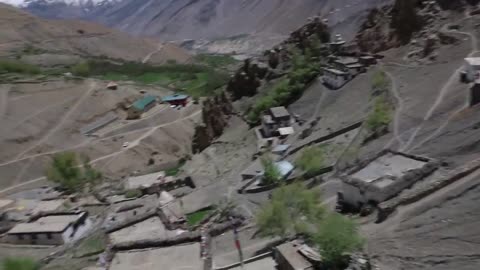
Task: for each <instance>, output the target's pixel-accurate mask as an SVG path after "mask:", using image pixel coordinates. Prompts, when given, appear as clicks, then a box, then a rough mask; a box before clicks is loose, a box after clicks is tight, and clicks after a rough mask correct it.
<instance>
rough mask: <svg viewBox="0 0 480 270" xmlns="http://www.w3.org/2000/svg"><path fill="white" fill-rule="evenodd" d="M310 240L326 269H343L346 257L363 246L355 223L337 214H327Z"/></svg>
mask: <svg viewBox="0 0 480 270" xmlns="http://www.w3.org/2000/svg"><path fill="white" fill-rule="evenodd" d="M312 240H313V242H314V244H315V245H317V246H318V248H319V249H320V251H321V254H322V258H323V259H324V262H325V263H326V264H327V265H328V266H329V268H328V269H343V268H342V265H343V264H344V263H346V260H345V258H346V255H348V253H351V252H354V251H357V250H359V249H361V248H362V246H363V244H364V239H363V238H362V237H361V236H360V234H359V232H358V228H357V225H356V224H355V222H354V221H353V220H351V219H349V218H347V217H344V216H342V215H340V214H337V213H332V214H329V215H328V216H326V217H325V218H324V219H323V220H322V221H321V222H320V223H319V224H318V230H317V232H316V233H315V234H314V235H313V237H312Z"/></svg>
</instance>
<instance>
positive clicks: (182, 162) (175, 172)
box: [165, 159, 186, 176]
mask: <svg viewBox="0 0 480 270" xmlns="http://www.w3.org/2000/svg"><path fill="white" fill-rule="evenodd" d="M185 162H186V161H185V159H181V160H180V161H179V162H178V164H177V165H175V166H174V167H171V168H168V169H166V170H165V174H166V175H167V176H177V175H178V173H180V171H181V170H182V167H183V165H185Z"/></svg>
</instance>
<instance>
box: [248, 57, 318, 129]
mask: <svg viewBox="0 0 480 270" xmlns="http://www.w3.org/2000/svg"><path fill="white" fill-rule="evenodd" d="M318 59H319V58H318V56H316V54H314V53H312V52H311V51H309V50H307V52H306V53H305V54H304V55H302V54H300V53H299V52H295V53H294V54H293V59H292V62H293V69H292V71H291V72H290V73H289V74H288V75H287V76H286V77H284V78H283V79H281V80H280V81H278V82H277V83H276V84H275V85H274V86H273V87H272V88H271V89H269V90H268V94H267V95H265V96H263V97H260V98H258V99H257V101H256V103H255V104H254V105H253V106H252V107H251V108H250V110H249V113H248V115H247V119H248V120H249V121H250V122H253V123H256V122H258V121H259V120H260V116H261V114H262V113H263V112H264V111H266V110H267V109H269V108H271V107H277V106H286V105H288V104H290V103H292V102H293V101H295V100H296V99H297V98H298V97H300V96H301V95H302V94H303V91H304V90H305V89H306V87H307V83H309V82H310V81H311V80H312V79H314V78H315V77H316V76H318V75H319V74H320V71H321V65H320V63H319V60H318Z"/></svg>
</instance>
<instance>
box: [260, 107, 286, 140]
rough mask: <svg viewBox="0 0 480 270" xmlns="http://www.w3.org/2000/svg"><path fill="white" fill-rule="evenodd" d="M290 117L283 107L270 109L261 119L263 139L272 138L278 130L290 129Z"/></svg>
mask: <svg viewBox="0 0 480 270" xmlns="http://www.w3.org/2000/svg"><path fill="white" fill-rule="evenodd" d="M292 120H293V118H292V116H291V115H290V113H289V112H288V111H287V109H286V108H285V107H274V108H270V109H269V110H268V112H267V114H265V115H264V116H263V118H262V130H263V134H264V136H265V137H272V136H274V135H275V134H276V133H278V130H279V129H280V128H287V127H291V125H292V124H293V123H292Z"/></svg>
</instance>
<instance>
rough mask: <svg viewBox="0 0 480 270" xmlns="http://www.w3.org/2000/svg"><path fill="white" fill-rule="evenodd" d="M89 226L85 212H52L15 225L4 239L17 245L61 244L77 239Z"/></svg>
mask: <svg viewBox="0 0 480 270" xmlns="http://www.w3.org/2000/svg"><path fill="white" fill-rule="evenodd" d="M90 227H91V223H90V220H89V219H88V215H87V213H86V212H81V213H62V214H52V215H48V216H44V217H41V218H39V219H37V220H35V221H33V222H29V223H20V224H18V225H16V226H15V227H13V228H12V229H11V230H10V231H8V232H7V233H6V236H5V238H4V239H5V242H7V243H11V244H19V245H63V244H65V243H68V242H71V241H73V240H76V239H78V238H79V237H81V236H82V235H83V234H84V233H85V232H86V231H87V230H88V229H89V228H90Z"/></svg>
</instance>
